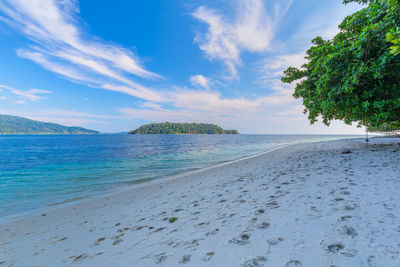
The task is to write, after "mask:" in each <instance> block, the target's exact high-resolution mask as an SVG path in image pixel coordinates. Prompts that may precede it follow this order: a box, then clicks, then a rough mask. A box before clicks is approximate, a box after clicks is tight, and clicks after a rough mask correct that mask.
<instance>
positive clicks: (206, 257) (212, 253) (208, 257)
mask: <svg viewBox="0 0 400 267" xmlns="http://www.w3.org/2000/svg"><path fill="white" fill-rule="evenodd" d="M214 255H215V252H214V251H211V252H208V253H207V254H206V255H205V256H204V257H203V261H210V260H211V258H212V257H214Z"/></svg>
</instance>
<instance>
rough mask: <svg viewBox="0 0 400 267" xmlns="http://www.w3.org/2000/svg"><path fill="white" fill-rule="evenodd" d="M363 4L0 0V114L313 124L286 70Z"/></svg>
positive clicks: (283, 128)
mask: <svg viewBox="0 0 400 267" xmlns="http://www.w3.org/2000/svg"><path fill="white" fill-rule="evenodd" d="M358 8H360V7H359V6H357V5H347V6H345V5H343V4H342V3H341V1H340V0H322V1H317V0H301V1H300V0H219V1H216V0H210V1H202V0H146V1H131V0H115V1H94V0H93V1H92V0H85V1H75V0H62V1H61V0H58V1H57V0H30V1H25V0H4V1H2V2H0V39H1V42H0V59H1V60H0V114H11V115H19V116H24V117H28V118H32V119H37V120H41V121H50V122H55V123H61V124H65V125H76V126H83V127H87V128H91V129H97V130H100V131H103V132H120V131H128V130H132V129H134V128H136V127H138V126H140V125H141V124H144V123H149V122H162V121H172V122H208V123H216V124H219V125H221V126H223V127H224V128H235V129H238V130H239V131H240V132H242V133H362V132H363V130H362V129H359V128H356V127H354V126H346V125H344V124H343V123H341V122H334V123H332V125H331V126H330V127H329V128H328V127H326V126H324V125H322V124H321V123H317V124H315V125H313V126H310V125H309V122H308V121H307V118H306V115H304V114H303V113H302V110H303V108H302V106H301V100H296V99H294V98H293V97H292V96H291V94H292V93H293V88H294V87H293V86H291V85H284V84H282V83H281V82H280V75H281V73H282V70H284V69H285V68H286V67H288V66H290V65H291V66H300V65H301V64H302V63H303V62H304V59H303V58H304V52H305V51H306V49H307V48H308V47H309V46H310V40H311V39H312V38H314V37H315V36H317V35H319V36H322V37H324V38H330V37H332V36H333V35H334V34H335V33H337V31H338V30H337V25H338V23H339V22H340V21H341V20H342V19H343V18H344V17H345V16H346V15H347V14H350V13H352V12H354V11H355V10H357V9H358Z"/></svg>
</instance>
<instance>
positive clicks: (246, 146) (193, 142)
mask: <svg viewBox="0 0 400 267" xmlns="http://www.w3.org/2000/svg"><path fill="white" fill-rule="evenodd" d="M355 137H359V136H343V135H246V134H241V135H127V134H102V135H1V136H0V218H5V217H9V216H12V215H18V214H26V213H29V212H34V211H37V210H40V209H44V208H48V207H56V206H57V205H62V204H65V203H71V202H74V201H81V200H82V199H85V198H88V197H92V196H97V195H100V194H105V193H109V192H112V191H118V190H120V189H122V188H124V189H126V188H127V187H128V186H130V185H133V184H137V183H141V182H145V181H149V180H154V179H162V178H164V177H167V176H171V175H175V174H179V173H184V172H190V171H194V170H199V169H202V168H207V167H211V166H214V165H217V164H222V163H225V162H229V161H233V160H238V159H241V158H245V157H249V156H253V155H256V154H260V153H264V152H268V151H270V150H273V149H276V148H279V147H283V146H287V145H291V144H296V143H304V142H318V141H327V140H338V139H345V138H355Z"/></svg>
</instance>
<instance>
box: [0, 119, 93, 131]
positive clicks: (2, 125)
mask: <svg viewBox="0 0 400 267" xmlns="http://www.w3.org/2000/svg"><path fill="white" fill-rule="evenodd" d="M99 133H100V132H98V131H94V130H88V129H85V128H82V127H68V126H63V125H60V124H56V123H50V122H41V121H35V120H30V119H27V118H23V117H18V116H11V115H0V134H2V135H5V134H10V135H13V134H99Z"/></svg>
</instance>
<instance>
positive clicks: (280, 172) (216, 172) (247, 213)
mask: <svg viewBox="0 0 400 267" xmlns="http://www.w3.org/2000/svg"><path fill="white" fill-rule="evenodd" d="M372 140H373V141H372V142H371V143H388V144H392V143H396V144H395V145H376V144H375V145H374V144H372V145H370V146H369V147H368V148H366V146H365V144H364V143H363V142H362V140H360V139H354V140H342V141H329V142H320V143H307V144H300V145H295V146H290V147H286V148H281V149H279V150H276V151H274V152H273V153H267V154H263V155H259V156H257V157H252V158H249V159H245V160H241V161H237V162H234V163H229V164H226V165H223V166H219V167H217V168H215V167H214V168H209V169H207V170H204V171H201V172H197V173H192V174H185V175H181V176H182V177H179V178H176V177H175V178H174V179H163V180H155V181H152V182H148V183H145V184H143V185H137V186H135V188H132V189H129V190H127V191H124V192H121V193H118V194H113V195H112V196H105V197H103V198H95V199H91V200H87V201H84V202H80V203H76V204H73V205H68V206H65V207H61V208H56V209H50V210H48V211H46V214H45V216H41V215H32V216H28V217H24V218H21V219H16V220H13V221H12V222H5V223H2V224H0V266H3V265H4V266H36V265H39V266H70V265H84V266H115V265H117V266H154V265H160V266H177V265H180V264H183V265H184V264H186V265H187V266H262V265H264V266H332V265H335V266H398V265H399V262H400V242H399V241H398V240H400V220H399V219H400V204H399V203H400V201H399V200H400V194H399V193H398V192H400V164H399V163H400V157H399V155H400V146H399V145H397V143H399V142H400V139H394V138H391V139H383V138H379V139H378V138H377V139H372ZM344 149H351V150H352V153H350V154H341V151H343V150H344ZM394 151H398V152H397V153H395V152H394ZM173 217H176V218H177V220H176V221H175V222H169V219H170V218H173ZM257 264H258V265H257Z"/></svg>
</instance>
